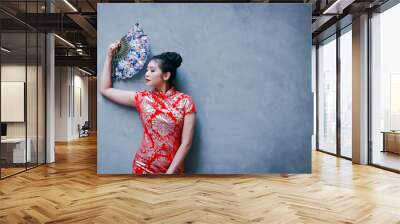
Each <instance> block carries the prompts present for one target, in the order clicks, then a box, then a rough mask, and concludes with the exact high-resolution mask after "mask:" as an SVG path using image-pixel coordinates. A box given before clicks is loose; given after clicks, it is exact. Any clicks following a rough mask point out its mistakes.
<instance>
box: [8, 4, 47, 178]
mask: <svg viewBox="0 0 400 224" xmlns="http://www.w3.org/2000/svg"><path fill="white" fill-rule="evenodd" d="M44 3H45V1H1V2H0V7H7V8H9V9H13V10H14V11H15V16H16V17H20V16H24V15H26V14H25V13H26V12H28V13H42V12H44V8H43V6H44ZM45 45H46V39H45V34H44V33H41V32H40V31H39V30H36V29H35V28H34V27H32V26H29V25H28V24H25V23H24V22H22V21H20V20H18V19H16V18H15V17H13V14H5V13H3V12H0V46H1V57H0V71H1V73H0V82H1V85H0V90H1V91H0V92H1V97H0V103H1V104H0V111H1V115H0V118H1V119H0V121H1V134H2V137H1V144H0V178H1V179H2V178H5V177H8V176H10V175H13V174H16V173H19V172H22V171H25V170H27V169H29V168H32V167H36V166H37V165H39V164H43V163H45V92H46V91H45V69H44V68H45V60H46V52H45Z"/></svg>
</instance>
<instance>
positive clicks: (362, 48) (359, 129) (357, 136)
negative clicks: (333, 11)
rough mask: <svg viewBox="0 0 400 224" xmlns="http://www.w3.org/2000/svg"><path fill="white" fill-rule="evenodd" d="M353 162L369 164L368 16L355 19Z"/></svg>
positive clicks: (353, 41) (353, 26)
mask: <svg viewBox="0 0 400 224" xmlns="http://www.w3.org/2000/svg"><path fill="white" fill-rule="evenodd" d="M352 28H353V35H352V38H353V40H352V44H353V59H352V60H353V80H352V81H353V83H352V86H353V102H352V104H353V105H352V106H353V114H352V115H353V116H352V117H353V118H352V121H353V124H352V125H353V130H352V134H353V136H352V139H353V141H352V145H353V153H352V157H353V159H352V160H353V162H354V163H358V164H367V163H368V39H367V38H368V15H361V16H360V17H357V18H355V19H353V25H352Z"/></svg>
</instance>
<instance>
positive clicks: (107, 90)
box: [100, 42, 136, 107]
mask: <svg viewBox="0 0 400 224" xmlns="http://www.w3.org/2000/svg"><path fill="white" fill-rule="evenodd" d="M119 45H120V43H119V42H115V43H112V44H110V46H109V47H108V49H107V55H106V59H105V61H104V66H103V72H102V80H101V85H100V93H101V94H102V95H103V96H105V97H107V98H108V99H109V100H111V101H113V102H115V103H118V104H121V105H125V106H131V107H135V106H136V105H135V101H134V98H135V96H136V91H127V90H121V89H114V88H113V86H112V79H111V67H112V66H111V61H112V56H113V55H114V53H115V52H116V50H117V48H118V47H119Z"/></svg>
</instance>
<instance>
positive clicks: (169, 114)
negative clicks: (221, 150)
mask: <svg viewBox="0 0 400 224" xmlns="http://www.w3.org/2000/svg"><path fill="white" fill-rule="evenodd" d="M119 45H120V44H119V42H115V43H112V44H111V45H110V46H109V48H108V50H107V56H106V59H105V63H104V67H103V73H102V82H101V87H100V91H101V94H102V95H103V96H105V97H107V98H108V99H109V100H111V101H113V102H115V103H118V104H122V105H125V106H132V107H136V109H137V111H138V112H139V116H140V119H141V122H142V125H143V129H144V133H143V136H142V140H141V143H140V145H139V148H138V149H137V151H136V154H135V156H134V158H133V162H132V173H133V174H161V173H162V174H175V173H177V174H182V173H183V172H184V167H183V162H184V159H185V156H186V154H187V152H188V151H189V149H190V147H191V144H192V138H193V132H194V125H195V112H196V106H195V104H194V102H193V99H192V98H191V97H190V96H189V95H187V94H185V93H182V92H179V91H178V90H176V89H175V87H174V86H173V85H172V81H173V80H174V78H175V76H176V70H177V68H178V67H179V66H180V64H181V63H182V57H181V56H180V55H179V54H178V53H176V52H164V53H162V54H160V55H156V56H153V57H152V58H151V59H150V61H149V63H148V65H147V71H146V74H145V79H146V85H148V86H151V87H152V89H151V90H138V91H126V90H120V89H115V88H113V87H112V80H111V67H112V66H111V60H112V56H113V55H114V53H115V52H116V49H117V48H118V47H119Z"/></svg>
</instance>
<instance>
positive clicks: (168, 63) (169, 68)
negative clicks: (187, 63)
mask: <svg viewBox="0 0 400 224" xmlns="http://www.w3.org/2000/svg"><path fill="white" fill-rule="evenodd" d="M151 60H156V61H157V62H158V66H159V67H160V69H161V71H162V72H163V73H164V72H170V73H171V76H170V78H169V79H168V82H170V83H171V82H172V81H174V79H175V76H176V69H177V68H178V67H179V66H180V65H181V63H182V57H181V55H179V54H178V53H176V52H164V53H161V54H159V55H155V56H153V57H152V58H151V59H150V61H151Z"/></svg>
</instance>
